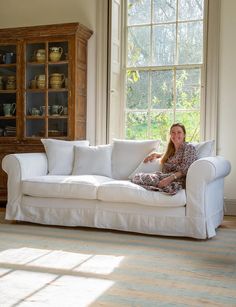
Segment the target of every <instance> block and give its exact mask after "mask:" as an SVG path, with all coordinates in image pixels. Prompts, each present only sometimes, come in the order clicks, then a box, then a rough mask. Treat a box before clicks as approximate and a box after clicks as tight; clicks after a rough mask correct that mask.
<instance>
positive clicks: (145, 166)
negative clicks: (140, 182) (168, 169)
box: [129, 159, 161, 179]
mask: <svg viewBox="0 0 236 307" xmlns="http://www.w3.org/2000/svg"><path fill="white" fill-rule="evenodd" d="M157 171H161V164H160V159H155V160H152V161H149V162H146V163H144V162H143V161H142V162H141V163H140V164H139V166H138V167H137V168H136V169H135V170H134V171H133V172H132V174H130V175H129V179H133V177H134V175H135V174H138V173H155V172H157Z"/></svg>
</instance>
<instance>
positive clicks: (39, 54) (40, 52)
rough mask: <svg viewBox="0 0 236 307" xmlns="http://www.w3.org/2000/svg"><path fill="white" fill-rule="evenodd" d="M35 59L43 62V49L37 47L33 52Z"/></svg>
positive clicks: (44, 57) (44, 54)
mask: <svg viewBox="0 0 236 307" xmlns="http://www.w3.org/2000/svg"><path fill="white" fill-rule="evenodd" d="M34 57H35V60H36V61H37V62H40V63H43V62H45V59H46V53H45V49H38V50H36V51H35V53H34Z"/></svg>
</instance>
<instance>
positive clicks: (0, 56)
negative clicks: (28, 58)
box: [0, 44, 18, 138]
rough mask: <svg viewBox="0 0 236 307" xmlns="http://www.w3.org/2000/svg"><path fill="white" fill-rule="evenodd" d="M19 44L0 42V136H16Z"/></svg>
mask: <svg viewBox="0 0 236 307" xmlns="http://www.w3.org/2000/svg"><path fill="white" fill-rule="evenodd" d="M16 59H17V44H11V45H6V44H0V138H3V137H14V138H15V137H16V135H17V131H16V129H17V123H16V111H17V108H18V106H17V102H18V94H17V89H18V80H17V63H16Z"/></svg>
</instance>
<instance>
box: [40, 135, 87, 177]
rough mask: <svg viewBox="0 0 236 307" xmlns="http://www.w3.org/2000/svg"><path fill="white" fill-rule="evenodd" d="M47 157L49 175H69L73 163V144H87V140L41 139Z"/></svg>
mask: <svg viewBox="0 0 236 307" xmlns="http://www.w3.org/2000/svg"><path fill="white" fill-rule="evenodd" d="M41 141H42V143H43V145H44V148H45V152H46V155H47V159H48V172H49V174H50V175H70V174H71V172H72V168H73V163H74V146H75V145H80V146H88V145H89V141H87V140H82V141H62V140H56V139H41Z"/></svg>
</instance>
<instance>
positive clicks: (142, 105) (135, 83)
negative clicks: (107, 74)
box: [127, 71, 148, 109]
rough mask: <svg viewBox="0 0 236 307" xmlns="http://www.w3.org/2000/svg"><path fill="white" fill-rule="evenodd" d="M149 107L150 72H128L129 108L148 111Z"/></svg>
mask: <svg viewBox="0 0 236 307" xmlns="http://www.w3.org/2000/svg"><path fill="white" fill-rule="evenodd" d="M147 107H148V72H147V71H140V72H138V71H128V72H127V108H128V109H147Z"/></svg>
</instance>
